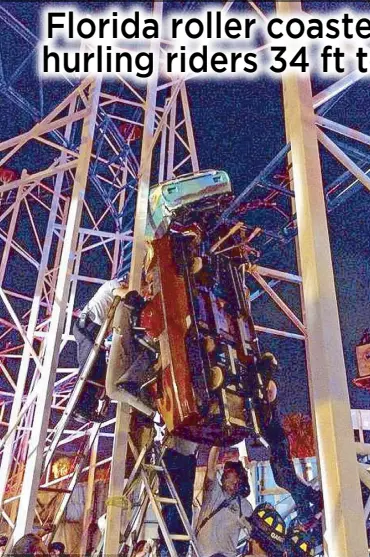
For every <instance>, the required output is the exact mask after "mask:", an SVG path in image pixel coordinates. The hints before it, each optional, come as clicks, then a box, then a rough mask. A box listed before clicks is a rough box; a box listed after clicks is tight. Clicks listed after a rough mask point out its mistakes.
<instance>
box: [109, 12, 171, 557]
mask: <svg viewBox="0 0 370 557" xmlns="http://www.w3.org/2000/svg"><path fill="white" fill-rule="evenodd" d="M162 12H163V4H162V2H154V5H153V15H154V17H156V18H157V19H158V20H159V21H160V20H161V18H162ZM151 52H152V53H153V58H154V71H153V75H152V77H151V79H150V81H149V83H148V86H147V95H146V109H145V119H144V128H143V141H142V147H141V165H140V170H139V184H138V193H137V201H136V213H135V228H134V239H133V250H132V262H131V270H130V284H129V288H130V289H135V290H137V291H138V292H140V289H141V273H142V268H143V261H144V257H145V252H146V247H145V228H146V219H147V210H148V196H149V182H150V172H151V163H152V152H153V148H152V142H153V135H154V122H155V107H156V100H157V84H158V75H159V55H160V41H159V40H152V44H151ZM117 340H119V339H117V338H116V335H115V333H113V340H112V347H111V354H112V352H113V351H114V350H119V346H118V345H117ZM129 420H130V415H129V407H128V405H127V404H123V403H118V405H117V419H116V427H115V435H114V445H113V456H112V464H111V475H110V481H109V494H108V498H109V499H110V500H112V498H113V497H117V496H121V495H122V492H123V488H124V484H125V474H124V471H125V461H126V455H127V442H128V430H129ZM121 515H122V509H121V508H119V507H115V506H113V505H109V506H108V508H107V527H106V530H105V539H104V555H106V556H108V555H117V554H118V552H119V537H120V527H121Z"/></svg>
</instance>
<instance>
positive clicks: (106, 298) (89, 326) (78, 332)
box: [73, 275, 127, 423]
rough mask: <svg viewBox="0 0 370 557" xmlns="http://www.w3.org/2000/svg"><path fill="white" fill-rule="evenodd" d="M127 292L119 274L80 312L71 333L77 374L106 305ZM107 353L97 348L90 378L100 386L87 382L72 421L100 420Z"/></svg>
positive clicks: (103, 314) (105, 313)
mask: <svg viewBox="0 0 370 557" xmlns="http://www.w3.org/2000/svg"><path fill="white" fill-rule="evenodd" d="M125 292H127V276H126V275H121V276H118V277H117V278H115V279H112V280H108V281H107V282H105V283H104V284H103V285H102V286H101V287H100V288H99V289H98V291H97V292H96V293H95V295H94V296H93V297H92V298H91V300H90V301H89V302H88V303H87V304H86V306H85V307H84V308H83V310H82V311H81V314H80V317H79V318H78V319H77V320H76V322H75V324H74V326H73V335H74V337H75V339H76V342H77V359H78V364H79V373H81V372H82V370H83V367H84V365H85V363H86V361H87V359H88V357H89V354H90V352H91V351H92V349H93V347H94V343H95V339H96V337H97V335H98V333H99V331H100V328H101V326H102V324H103V323H104V322H105V320H106V318H107V314H108V311H109V308H110V306H111V304H112V302H113V299H114V297H115V295H124V293H125ZM106 368H107V365H106V354H105V350H104V349H103V348H100V350H99V353H98V355H97V358H96V360H95V363H94V365H93V367H92V369H91V373H90V375H89V379H90V380H91V381H94V382H96V383H100V384H101V385H102V386H101V387H99V386H97V385H93V384H91V383H88V382H87V383H86V384H85V385H84V388H83V392H82V393H81V396H80V398H79V400H78V402H77V404H76V407H75V409H74V412H73V417H74V418H75V420H77V421H80V422H83V423H85V422H89V421H101V419H102V417H101V416H99V412H98V408H99V400H100V398H101V394H102V391H103V388H104V381H105V376H106Z"/></svg>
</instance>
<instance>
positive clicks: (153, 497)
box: [92, 434, 201, 557]
mask: <svg viewBox="0 0 370 557" xmlns="http://www.w3.org/2000/svg"><path fill="white" fill-rule="evenodd" d="M128 443H129V446H130V449H131V451H132V454H133V456H134V459H135V465H134V467H133V469H132V471H131V473H130V476H129V478H128V479H127V483H126V485H125V489H124V492H123V494H122V496H121V497H119V498H115V501H109V500H108V501H107V504H117V505H120V506H122V507H125V506H126V505H127V501H128V498H129V496H130V494H131V493H132V492H134V491H135V490H136V489H137V487H138V485H137V484H138V482H139V483H140V488H141V489H140V491H141V493H140V501H139V502H138V504H136V505H134V506H133V510H132V513H131V516H130V518H129V520H128V522H127V525H126V528H125V531H124V533H123V536H122V540H121V548H120V552H121V551H122V550H123V548H124V546H125V544H126V542H127V540H128V539H129V537H130V535H131V536H132V538H134V539H132V542H135V541H136V539H137V536H138V534H139V533H140V530H141V528H142V526H143V523H144V517H145V514H146V511H147V509H148V507H149V505H150V506H151V508H152V510H153V512H154V514H155V517H156V520H157V522H158V526H159V528H160V530H161V532H162V535H163V539H164V542H165V544H166V546H167V549H168V552H169V555H170V557H177V556H178V554H177V551H176V548H175V545H174V542H175V541H186V542H189V544H190V546H191V548H192V549H193V554H194V555H195V556H196V557H201V554H200V551H199V548H198V544H197V540H196V537H195V533H194V530H193V528H192V526H191V524H190V522H189V519H188V517H187V515H186V512H185V509H184V507H183V505H182V503H181V500H180V498H179V495H178V493H177V491H176V489H175V486H174V484H173V481H172V479H171V476H170V474H169V472H168V470H167V468H166V465H165V463H164V461H163V456H164V453H165V449H166V443H165V441H164V442H163V443H162V445H161V446H160V447H158V446H157V445H156V444H155V443H154V435H153V434H152V437H151V439H150V440H149V441H148V443H147V444H146V445H144V447H143V448H142V449H141V451H140V452H139V451H138V449H137V448H136V446H135V444H134V442H133V440H132V437H131V435H129V436H128ZM149 459H152V462H150V463H148V462H147V461H148V460H149ZM153 460H154V461H153ZM160 476H162V478H163V479H164V480H165V483H166V485H167V487H168V490H169V493H170V495H171V496H170V497H163V496H161V495H159V494H158V485H159V478H160ZM163 504H166V505H174V506H175V507H176V510H177V512H178V514H179V516H180V520H181V523H182V525H183V527H184V530H185V534H171V533H170V532H169V530H168V528H167V525H166V523H165V520H164V518H163V514H162V505H163ZM135 525H136V527H135ZM134 532H135V533H136V536H133V533H134ZM132 545H134V543H132ZM102 548H103V536H102V539H101V541H100V542H99V544H98V546H97V548H96V550H95V551H94V552H93V553H92V557H98V556H99V555H100V553H101V551H102Z"/></svg>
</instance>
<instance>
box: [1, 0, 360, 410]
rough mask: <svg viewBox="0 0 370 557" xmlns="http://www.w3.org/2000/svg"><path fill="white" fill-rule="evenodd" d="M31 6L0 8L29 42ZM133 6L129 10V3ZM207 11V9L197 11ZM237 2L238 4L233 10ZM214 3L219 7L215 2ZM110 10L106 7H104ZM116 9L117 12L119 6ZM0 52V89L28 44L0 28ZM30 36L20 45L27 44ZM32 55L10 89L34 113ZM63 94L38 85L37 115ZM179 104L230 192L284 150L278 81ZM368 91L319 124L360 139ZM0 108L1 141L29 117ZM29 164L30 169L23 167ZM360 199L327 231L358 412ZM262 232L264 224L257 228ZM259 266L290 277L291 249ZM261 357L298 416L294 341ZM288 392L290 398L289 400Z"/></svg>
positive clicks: (268, 313)
mask: <svg viewBox="0 0 370 557" xmlns="http://www.w3.org/2000/svg"><path fill="white" fill-rule="evenodd" d="M42 4H44V5H45V4H51V3H46V2H45V3H40V2H27V3H25V2H17V3H15V2H2V7H3V8H5V9H6V10H8V12H9V13H11V14H12V15H14V16H15V17H16V18H17V19H18V20H19V21H20V22H21V23H22V24H23V25H24V26H25V27H27V28H28V29H29V30H30V31H31V32H32V34H33V35H34V36H38V35H39V11H40V7H41V5H42ZM139 4H143V3H136V4H135V3H132V5H135V6H137V5H139ZM177 4H178V5H179V6H180V5H181V6H184V7H185V9H187V10H194V9H196V8H197V7H198V5H199V4H201V2H178V3H177ZM207 4H212V3H207ZM239 4H240V3H239ZM257 4H258V5H259V6H260V7H261V9H263V10H264V11H265V12H269V11H271V10H272V6H273V3H271V2H257ZM104 5H106V6H108V5H107V4H105V3H100V2H99V3H98V2H89V3H86V2H77V3H76V2H74V3H73V2H70V3H68V6H78V7H79V9H80V11H82V10H87V9H88V10H98V9H101V7H102V6H104ZM217 5H219V4H217ZM110 6H114V4H109V7H110ZM304 7H305V8H306V9H307V11H309V12H311V13H313V12H318V13H321V14H325V15H329V14H330V13H332V12H335V11H337V10H339V9H341V10H344V9H348V7H350V8H351V9H352V10H356V11H357V10H358V11H360V12H363V13H365V14H366V13H369V12H370V10H369V4H368V2H304ZM120 8H121V9H123V4H120ZM0 30H1V36H0V46H1V51H2V53H3V58H4V59H3V65H4V73H5V81H7V79H8V78H9V76H10V73H11V72H13V71H14V70H15V68H16V67H19V65H20V64H21V63H22V61H23V60H24V59H25V57H26V55H27V53H28V52H29V51H30V46H29V45H28V46H27V43H24V41H23V42H22V41H20V40H19V41H18V40H17V39H16V35H14V32H13V31H10V30H9V27H8V26H7V25H5V23H4V22H3V21H1V20H0ZM31 40H32V39H31V37H30V41H31ZM34 68H35V57H33V58H31V59H30V60H29V62H28V66H26V67H25V70H24V72H23V74H22V75H21V77H20V78H19V79H17V80H16V82H15V83H14V87H15V88H16V89H17V90H18V91H19V92H20V93H21V94H22V95H23V96H24V97H25V98H28V99H29V100H30V102H32V104H34V105H35V106H39V95H38V83H37V78H36V77H35V71H34ZM332 81H333V80H322V79H319V78H317V77H314V90H315V92H317V91H319V90H321V89H323V88H325V87H326V86H328V85H329V84H330V83H331V82H332ZM68 91H69V86H68V85H67V84H65V83H63V82H61V81H57V82H54V83H48V84H47V85H46V87H45V92H44V94H45V98H44V101H43V102H44V109H45V111H46V110H48V109H49V110H50V108H51V107H53V106H54V105H55V104H56V103H57V102H58V101H59V100H61V99H62V98H63V96H64V95H66V94H67V92H68ZM188 91H189V98H190V103H191V109H192V117H193V124H194V128H195V138H196V143H197V147H198V153H199V158H200V163H201V168H220V169H221V168H222V169H225V170H226V171H227V172H228V173H229V174H230V177H231V179H232V182H233V184H234V188H235V190H236V191H237V192H240V191H242V190H243V188H244V187H245V186H246V185H248V184H249V183H250V182H251V180H252V179H253V178H254V177H255V176H256V175H257V174H258V173H259V172H260V171H261V170H262V169H263V168H264V167H265V166H266V165H267V164H268V163H269V162H270V160H271V159H272V158H273V157H274V156H275V155H276V154H277V153H278V151H279V150H280V149H281V148H282V147H283V145H284V144H285V133H284V121H283V113H282V97H281V83H280V81H279V80H277V79H270V78H266V77H263V78H256V79H248V80H245V79H234V80H217V81H215V80H212V81H206V80H191V81H190V82H189V88H188ZM369 92H370V87H369V84H368V80H367V79H365V80H364V82H363V83H360V84H358V85H355V86H354V87H353V88H352V89H351V90H350V91H349V92H348V93H347V95H346V96H345V97H343V99H342V100H341V101H340V102H339V103H338V104H337V105H336V106H335V107H334V108H333V110H332V111H331V112H329V114H328V117H330V118H332V119H333V120H336V121H339V122H341V123H344V124H346V125H348V126H352V127H354V128H356V129H360V130H361V131H364V132H365V133H366V132H370V129H367V128H368V127H369V123H368V110H367V106H368V103H369V100H370V99H369ZM1 102H2V104H3V110H2V111H1V113H0V135H1V138H5V137H11V136H13V135H16V134H18V133H21V132H22V131H24V130H26V129H28V128H29V127H30V125H31V124H32V119H31V118H30V116H29V115H28V114H27V113H26V112H25V111H22V110H21V109H20V108H19V106H18V107H16V106H15V104H14V103H11V102H9V100H7V99H6V98H5V97H4V96H1ZM30 164H31V161H30ZM324 167H325V168H324V171H325V172H324V184H325V185H327V184H328V183H330V182H331V181H332V180H333V179H334V177H335V176H336V175H338V174H339V173H340V172H341V171H342V170H340V169H339V168H338V166H337V165H336V164H334V163H333V162H330V161H327V162H325V164H324ZM369 201H370V200H369V194H368V192H367V191H365V189H364V188H361V190H360V191H359V192H358V193H356V194H355V195H353V196H352V197H351V198H350V200H349V201H347V202H346V203H343V204H342V205H340V206H339V207H337V208H336V209H335V210H334V211H332V212H331V213H330V216H329V229H330V238H331V244H332V253H333V263H334V271H335V278H336V286H337V295H338V302H339V312H340V319H341V327H342V333H343V348H344V354H345V359H346V365H347V372H348V377H349V385H350V397H351V402H352V406H353V407H355V408H367V407H368V405H369V395H367V394H366V392H363V391H360V390H358V389H355V388H353V387H352V386H351V379H352V378H353V377H354V376H355V373H356V363H355V358H354V354H355V345H356V343H357V342H358V341H359V339H360V337H361V334H362V331H363V330H364V329H365V328H366V327H367V326H370V323H369V310H368V308H369V303H368V301H369V294H368V293H369V280H370V269H369V255H370V253H369V251H370V244H369V237H370V235H369V233H370V229H369V228H370V225H369V218H368V209H369ZM262 224H265V222H264V223H262ZM263 263H264V264H266V265H271V266H276V267H278V268H280V269H283V270H287V271H291V272H295V271H296V263H295V255H294V242H291V243H290V244H288V245H285V246H281V248H275V249H274V250H272V251H271V250H270V251H267V252H266V254H265V256H264V258H263ZM277 292H278V293H279V294H281V295H282V296H283V297H284V298H285V299H286V300H287V301H288V302H289V303H291V304H292V305H293V307H294V306H295V305H296V304H297V296H296V293H295V292H294V291H293V289H292V288H291V287H287V286H285V285H278V286H277ZM271 308H272V302H270V301H268V300H267V297H266V295H264V296H262V297H261V298H260V299H259V301H258V303H257V306H256V320H257V322H258V323H261V324H262V323H263V324H266V325H268V324H270V325H271V326H272V327H274V326H275V327H276V326H277V325H276V323H277V322H278V320H279V319H280V320H281V325H282V326H284V325H285V324H286V321H285V320H284V319H285V318H281V316H279V315H278V314H277V313H275V312H274V310H273V309H271ZM261 344H262V347H263V348H264V349H267V348H270V349H271V348H272V349H273V350H274V351H275V352H276V354H277V357H278V359H279V361H280V363H281V369H280V375H279V383H280V386H281V394H282V398H283V399H284V402H285V410H286V411H294V410H295V411H297V410H303V411H307V410H308V395H307V389H305V388H303V387H304V386H305V385H306V372H305V363H304V353H303V349H302V342H301V341H298V340H287V339H284V340H282V339H276V338H274V339H272V340H271V337H268V336H267V335H261ZM292 393H295V394H294V395H292Z"/></svg>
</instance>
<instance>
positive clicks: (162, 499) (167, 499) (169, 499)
mask: <svg viewBox="0 0 370 557" xmlns="http://www.w3.org/2000/svg"><path fill="white" fill-rule="evenodd" d="M155 500H156V501H158V503H168V504H171V505H177V501H176V499H172V497H160V496H157V497H155Z"/></svg>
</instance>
